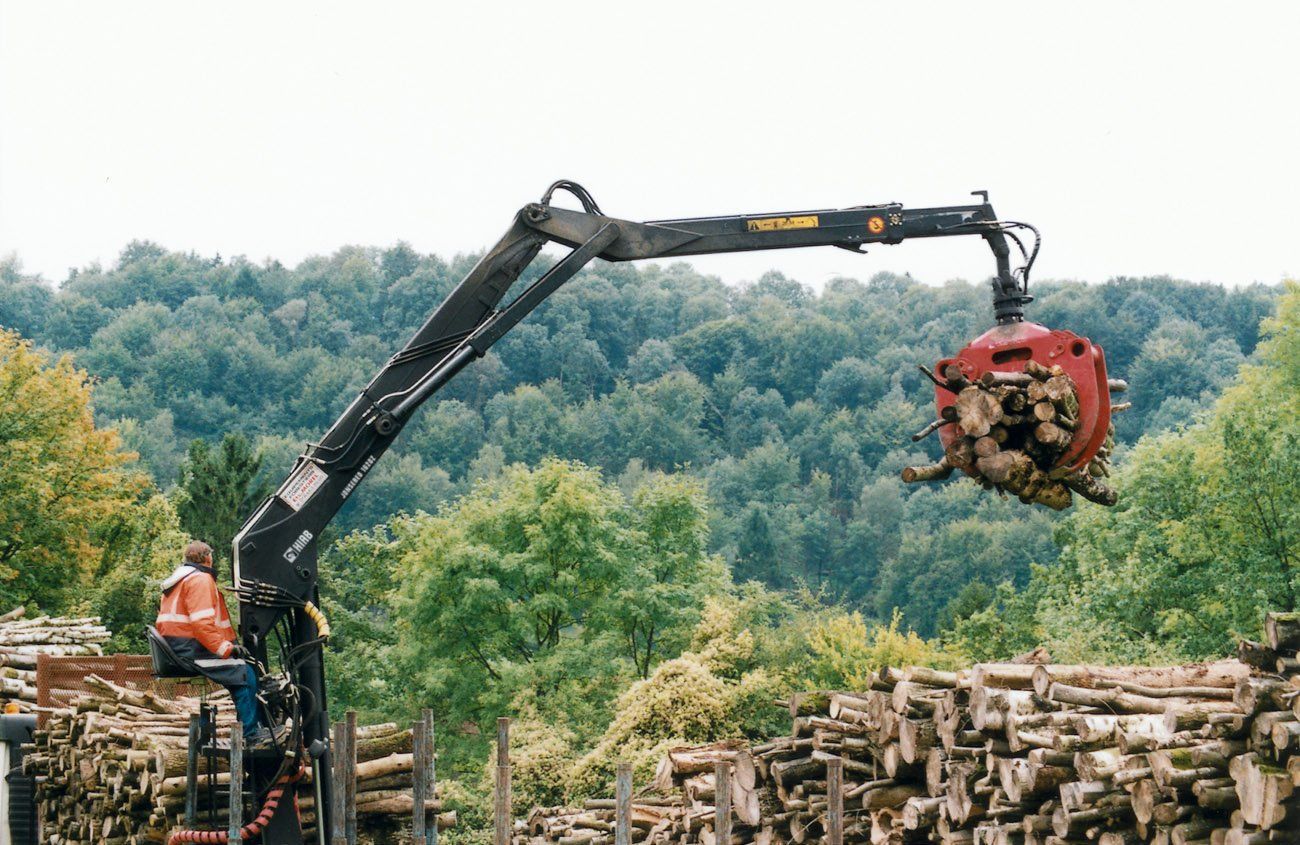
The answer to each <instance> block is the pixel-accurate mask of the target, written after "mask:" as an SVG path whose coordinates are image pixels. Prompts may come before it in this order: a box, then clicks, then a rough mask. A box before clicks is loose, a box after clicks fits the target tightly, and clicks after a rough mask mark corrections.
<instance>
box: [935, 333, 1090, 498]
mask: <svg viewBox="0 0 1300 845" xmlns="http://www.w3.org/2000/svg"><path fill="white" fill-rule="evenodd" d="M1039 367H1041V368H1045V369H1047V370H1051V369H1052V368H1054V367H1060V368H1061V372H1063V373H1064V374H1065V375H1067V376H1069V377H1070V379H1071V380H1072V381H1073V383H1074V388H1075V394H1076V396H1077V398H1078V410H1077V413H1076V414H1075V415H1074V417H1073V419H1072V420H1071V422H1072V423H1073V424H1074V428H1073V430H1072V431H1069V432H1068V435H1069V444H1068V445H1067V446H1066V447H1065V448H1064V449H1063V450H1062V451H1061V452H1060V456H1059V457H1058V458H1057V459H1056V460H1055V462H1054V464H1053V467H1054V470H1055V471H1054V472H1053V473H1052V474H1053V475H1059V476H1064V475H1066V474H1069V473H1074V472H1078V471H1081V470H1083V471H1086V469H1087V467H1088V464H1089V463H1090V462H1091V461H1092V459H1093V458H1094V457H1096V455H1097V451H1098V450H1099V449H1100V448H1101V446H1102V444H1103V443H1104V442H1105V440H1106V436H1107V434H1108V432H1109V431H1110V413H1111V408H1110V390H1109V388H1108V385H1107V381H1106V357H1105V355H1104V354H1103V353H1102V351H1101V347H1100V346H1097V345H1096V344H1094V343H1092V342H1091V341H1090V340H1088V339H1087V338H1083V337H1079V336H1078V335H1076V334H1074V333H1073V332H1068V331H1060V330H1052V329H1048V328H1046V327H1045V326H1040V325H1038V324H1037V323H1027V322H1011V323H1006V324H1003V325H999V326H995V327H993V328H992V329H989V330H988V331H987V332H985V333H984V334H982V335H980V336H979V337H977V338H976V339H975V340H973V341H971V342H970V343H969V344H967V345H966V347H965V348H964V349H962V350H961V351H960V352H958V353H957V354H956V355H955V356H953V357H951V358H944V359H942V360H940V361H939V362H938V363H937V364H935V367H934V375H935V377H936V378H935V389H934V398H935V405H936V411H937V413H936V417H937V418H939V419H943V418H944V409H945V408H947V407H949V406H951V405H953V404H954V403H955V402H956V401H957V394H958V392H959V391H960V386H961V385H963V384H969V383H973V382H976V381H982V382H983V383H984V384H986V385H995V384H999V383H1015V382H1019V381H1023V380H1025V379H1027V378H1033V376H1032V375H1030V373H1031V372H1038V373H1039V374H1040V375H1042V374H1043V373H1042V371H1041V370H1039V369H1037V368H1039ZM990 374H991V375H990ZM953 376H960V378H953ZM951 414H952V412H948V416H951ZM968 433H969V432H966V431H964V430H963V429H962V428H961V426H960V425H948V426H944V427H942V428H940V429H939V437H940V439H941V440H942V441H943V445H944V448H945V449H948V448H949V447H951V446H952V445H953V444H954V442H955V441H957V440H959V439H960V438H962V437H965V436H966V434H968ZM976 436H979V435H976ZM962 469H963V471H964V472H966V473H967V474H968V475H971V476H977V471H976V469H975V468H974V467H973V466H964V467H962Z"/></svg>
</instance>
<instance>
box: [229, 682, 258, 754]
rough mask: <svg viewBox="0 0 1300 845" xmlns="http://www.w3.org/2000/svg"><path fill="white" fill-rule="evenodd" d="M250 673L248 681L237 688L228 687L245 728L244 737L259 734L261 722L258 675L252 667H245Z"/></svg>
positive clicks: (240, 721)
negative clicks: (259, 716)
mask: <svg viewBox="0 0 1300 845" xmlns="http://www.w3.org/2000/svg"><path fill="white" fill-rule="evenodd" d="M244 668H245V669H246V670H247V672H248V680H247V681H246V682H245V683H243V684H241V685H239V686H237V687H226V689H228V690H230V698H231V700H232V701H234V702H235V712H236V713H237V714H239V723H240V724H241V725H243V726H244V736H245V737H248V736H252V735H253V734H255V733H257V728H258V726H259V725H260V723H261V720H260V719H259V718H258V715H257V673H256V672H254V671H253V667H252V666H246V667H244Z"/></svg>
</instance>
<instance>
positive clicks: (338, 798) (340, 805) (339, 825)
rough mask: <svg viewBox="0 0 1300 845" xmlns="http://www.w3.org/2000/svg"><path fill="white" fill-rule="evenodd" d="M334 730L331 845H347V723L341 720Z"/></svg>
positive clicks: (331, 760) (331, 758)
mask: <svg viewBox="0 0 1300 845" xmlns="http://www.w3.org/2000/svg"><path fill="white" fill-rule="evenodd" d="M333 728H334V730H333V742H332V743H331V746H332V747H331V749H330V751H331V757H330V764H331V765H332V767H333V770H334V771H333V774H334V794H333V795H332V796H330V800H331V802H332V810H333V812H332V813H331V815H332V816H333V818H332V819H330V827H331V828H332V830H330V845H347V842H348V836H347V820H346V819H345V818H344V816H345V815H346V813H347V810H345V809H344V808H345V807H346V806H347V799H346V796H345V795H344V786H343V784H344V783H346V782H347V764H346V763H345V762H344V761H345V760H346V759H347V753H348V736H347V723H346V722H343V721H341V720H340V721H338V722H335V723H334V726H333Z"/></svg>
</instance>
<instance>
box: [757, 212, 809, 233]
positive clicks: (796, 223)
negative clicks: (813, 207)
mask: <svg viewBox="0 0 1300 845" xmlns="http://www.w3.org/2000/svg"><path fill="white" fill-rule="evenodd" d="M819 225H820V224H819V223H818V220H817V215H816V214H806V215H804V216H802V217H764V218H762V219H759V220H746V221H745V227H746V228H747V229H748V230H749V231H751V232H775V231H777V230H779V229H816V228H817V227H818V226H819Z"/></svg>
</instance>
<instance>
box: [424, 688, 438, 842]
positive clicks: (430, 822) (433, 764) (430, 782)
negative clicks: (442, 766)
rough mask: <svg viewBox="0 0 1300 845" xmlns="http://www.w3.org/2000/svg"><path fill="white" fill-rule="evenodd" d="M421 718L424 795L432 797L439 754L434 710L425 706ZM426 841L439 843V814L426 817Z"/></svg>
mask: <svg viewBox="0 0 1300 845" xmlns="http://www.w3.org/2000/svg"><path fill="white" fill-rule="evenodd" d="M420 719H421V720H422V721H423V722H424V766H425V774H424V789H425V793H424V796H425V798H430V799H432V798H434V797H436V796H437V794H438V787H437V783H438V778H437V772H438V769H437V755H436V753H435V752H434V744H433V711H432V710H430V709H429V708H427V707H426V708H424V709H423V710H421V711H420ZM425 842H426V845H438V818H437V816H434V817H432V818H428V817H426V818H425Z"/></svg>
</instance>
